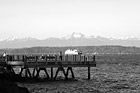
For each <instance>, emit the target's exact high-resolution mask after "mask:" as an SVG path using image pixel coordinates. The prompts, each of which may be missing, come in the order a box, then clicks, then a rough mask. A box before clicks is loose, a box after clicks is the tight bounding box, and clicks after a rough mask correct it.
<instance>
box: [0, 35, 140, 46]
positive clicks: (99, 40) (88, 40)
mask: <svg viewBox="0 0 140 93" xmlns="http://www.w3.org/2000/svg"><path fill="white" fill-rule="evenodd" d="M101 45H120V46H136V47H140V38H137V37H127V38H106V37H101V36H93V35H91V36H88V37H87V36H85V35H84V34H82V33H77V32H73V33H72V34H70V35H67V36H66V37H62V38H56V37H50V38H46V39H37V38H32V37H25V38H15V37H12V38H8V39H4V40H0V49H3V48H26V47H36V46H41V47H43V46H50V47H54V46H58V47H61V46H101Z"/></svg>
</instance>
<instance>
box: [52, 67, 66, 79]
mask: <svg viewBox="0 0 140 93" xmlns="http://www.w3.org/2000/svg"><path fill="white" fill-rule="evenodd" d="M59 71H62V72H63V74H64V76H65V77H66V74H65V70H64V68H63V67H58V69H57V71H56V74H55V76H54V80H56V77H57V75H58V72H59Z"/></svg>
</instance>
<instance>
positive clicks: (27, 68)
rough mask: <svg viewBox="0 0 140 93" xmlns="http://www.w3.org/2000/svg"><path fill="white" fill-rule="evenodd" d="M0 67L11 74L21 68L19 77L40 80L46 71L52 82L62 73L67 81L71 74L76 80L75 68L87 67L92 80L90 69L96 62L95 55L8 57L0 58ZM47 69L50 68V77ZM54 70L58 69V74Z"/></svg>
mask: <svg viewBox="0 0 140 93" xmlns="http://www.w3.org/2000/svg"><path fill="white" fill-rule="evenodd" d="M0 67H1V68H6V70H8V71H10V72H11V73H15V71H14V68H20V69H21V70H20V73H19V76H21V77H23V76H24V77H28V78H38V77H39V76H40V71H44V72H45V75H46V76H47V78H48V79H51V80H56V79H57V75H58V73H59V72H60V71H61V72H62V73H63V74H64V76H65V79H68V78H69V77H68V76H69V74H70V73H71V76H72V78H75V76H74V71H73V67H87V68H88V72H87V76H88V80H90V78H91V75H90V74H91V73H90V69H91V67H96V61H95V55H56V54H54V55H53V54H38V55H37V54H36V55H35V54H31V55H6V57H2V56H1V57H0ZM47 68H50V75H49V73H48V70H47ZM54 68H57V70H56V73H54V70H53V69H54ZM31 69H32V70H31ZM23 74H24V75H23Z"/></svg>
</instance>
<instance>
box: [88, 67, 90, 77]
mask: <svg viewBox="0 0 140 93" xmlns="http://www.w3.org/2000/svg"><path fill="white" fill-rule="evenodd" d="M88 80H90V66H88Z"/></svg>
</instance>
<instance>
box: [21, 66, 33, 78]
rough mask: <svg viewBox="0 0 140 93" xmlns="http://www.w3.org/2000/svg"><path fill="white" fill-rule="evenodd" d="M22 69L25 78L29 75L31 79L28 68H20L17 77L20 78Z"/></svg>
mask: <svg viewBox="0 0 140 93" xmlns="http://www.w3.org/2000/svg"><path fill="white" fill-rule="evenodd" d="M24 69H25V77H26V78H27V77H28V75H29V77H30V78H31V77H32V75H31V73H30V70H29V69H28V68H21V71H20V73H19V75H20V76H21V74H22V72H23V70H24Z"/></svg>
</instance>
